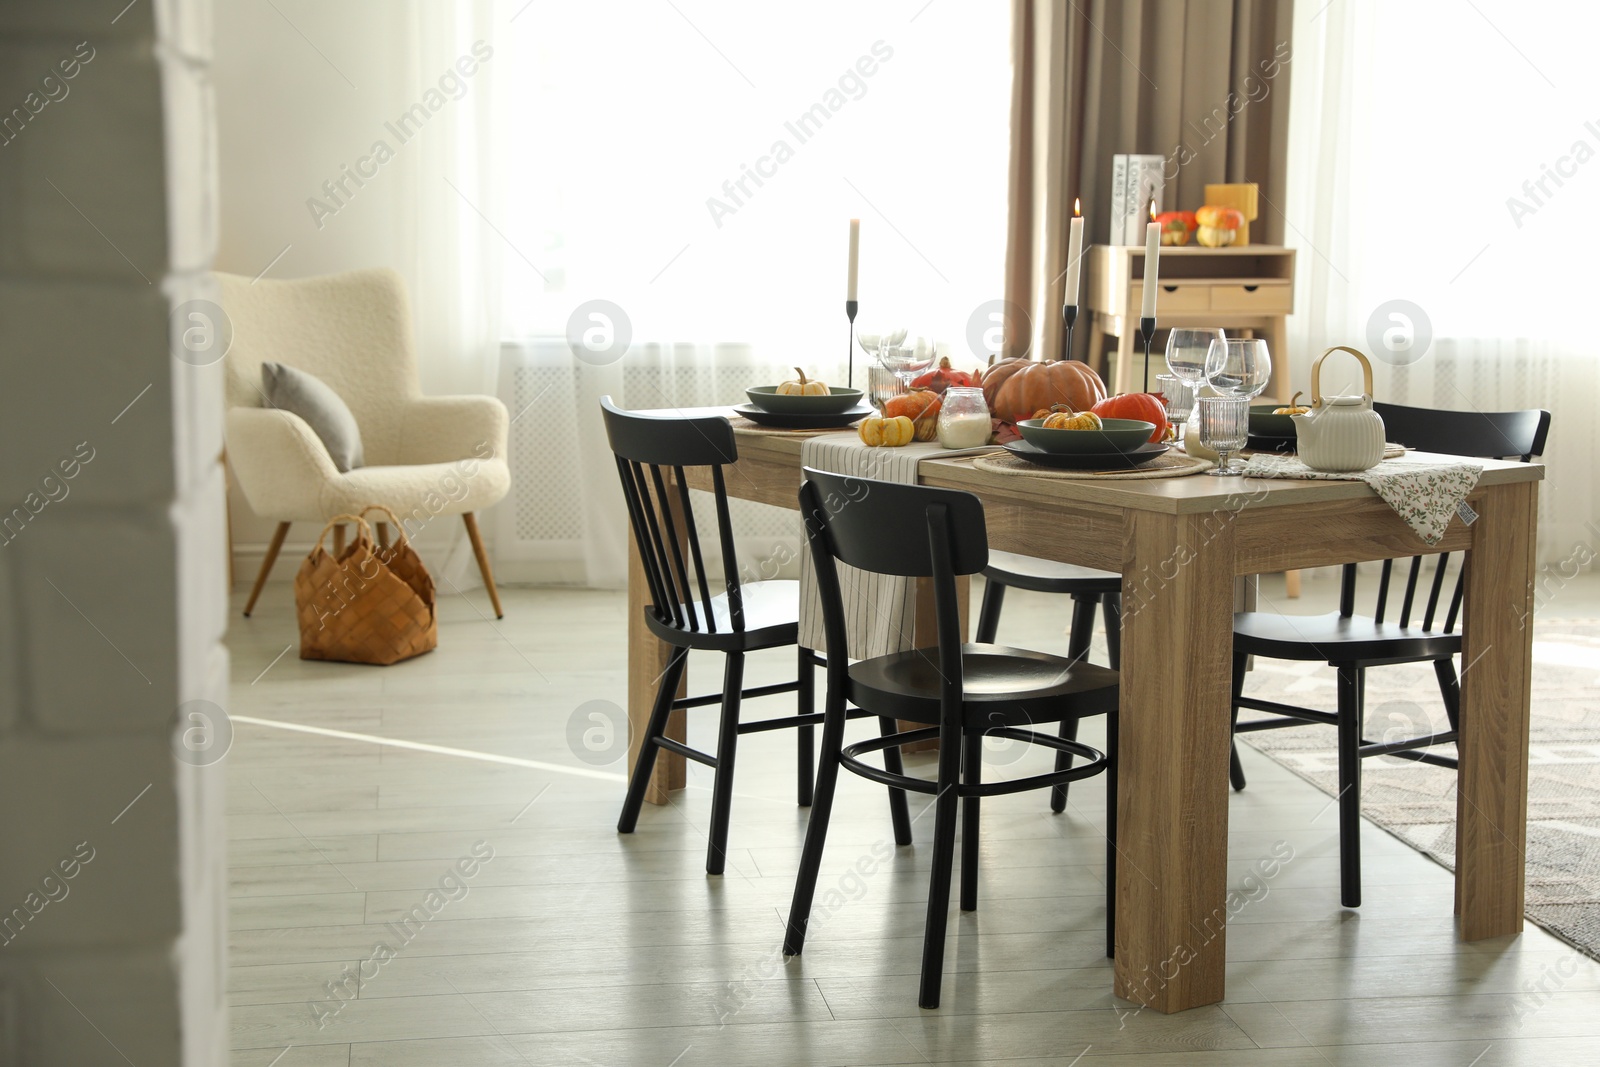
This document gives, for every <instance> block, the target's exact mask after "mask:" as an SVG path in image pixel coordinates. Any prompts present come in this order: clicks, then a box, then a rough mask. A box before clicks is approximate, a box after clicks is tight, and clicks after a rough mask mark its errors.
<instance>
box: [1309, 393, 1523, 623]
mask: <svg viewBox="0 0 1600 1067" xmlns="http://www.w3.org/2000/svg"><path fill="white" fill-rule="evenodd" d="M1372 406H1373V408H1374V409H1375V410H1376V411H1377V412H1378V413H1379V414H1380V415H1382V416H1383V428H1384V431H1385V432H1384V436H1386V437H1387V438H1388V439H1389V440H1390V441H1393V442H1395V443H1396V444H1403V445H1408V446H1410V447H1412V448H1418V449H1421V450H1422V451H1424V452H1440V453H1444V454H1446V455H1452V456H1470V457H1474V458H1478V459H1501V458H1505V457H1509V456H1516V457H1517V458H1519V459H1520V460H1522V462H1524V463H1529V462H1531V461H1532V460H1533V457H1534V456H1538V455H1542V454H1543V453H1544V446H1545V440H1546V438H1548V437H1549V435H1550V413H1549V412H1548V411H1543V410H1540V409H1537V408H1535V409H1532V410H1529V411H1488V412H1485V411H1441V410H1436V409H1433V408H1414V407H1406V406H1404V405H1401V404H1382V403H1375V404H1373V405H1372ZM1424 559H1425V557H1423V556H1413V557H1411V562H1410V566H1409V567H1408V568H1407V570H1406V575H1405V579H1404V582H1403V585H1402V588H1401V590H1400V592H1401V601H1400V614H1399V619H1398V621H1399V624H1400V625H1401V626H1407V627H1408V626H1410V625H1411V616H1412V613H1413V611H1415V610H1416V609H1417V607H1418V606H1419V605H1418V603H1417V594H1418V586H1419V585H1420V584H1421V582H1422V578H1423V560H1424ZM1433 559H1434V567H1433V576H1432V580H1431V581H1429V582H1428V585H1427V590H1426V592H1425V593H1424V594H1423V597H1424V599H1423V601H1422V603H1421V605H1420V607H1421V609H1422V620H1421V623H1422V629H1424V630H1430V631H1431V630H1432V629H1433V624H1434V620H1435V619H1436V618H1438V614H1439V609H1440V606H1441V602H1442V600H1443V598H1444V596H1445V569H1446V568H1447V567H1448V566H1449V565H1450V553H1448V552H1441V553H1439V554H1437V555H1435V556H1434V557H1433ZM1394 562H1395V561H1394V560H1392V559H1386V560H1384V561H1383V570H1382V573H1381V574H1380V575H1379V578H1378V600H1377V606H1376V607H1375V609H1374V610H1373V618H1375V619H1377V620H1378V621H1379V622H1383V621H1384V615H1385V613H1386V612H1387V611H1388V606H1389V595H1390V589H1391V587H1392V585H1393V584H1394ZM1463 577H1464V576H1463V575H1462V574H1461V572H1459V571H1457V573H1456V580H1455V584H1454V585H1453V586H1452V587H1451V590H1450V593H1449V596H1450V600H1449V603H1448V605H1445V607H1444V619H1443V624H1442V629H1443V632H1445V633H1451V632H1453V631H1454V630H1455V626H1456V622H1457V620H1458V618H1459V617H1460V614H1461V598H1462V592H1463V583H1462V579H1463ZM1355 595H1356V565H1355V564H1353V563H1347V564H1345V567H1344V573H1343V575H1342V577H1341V582H1340V588H1339V614H1341V615H1344V616H1346V617H1349V616H1350V615H1352V614H1354V612H1355Z"/></svg>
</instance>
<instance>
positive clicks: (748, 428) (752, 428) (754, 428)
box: [728, 415, 859, 437]
mask: <svg viewBox="0 0 1600 1067" xmlns="http://www.w3.org/2000/svg"><path fill="white" fill-rule="evenodd" d="M728 421H729V422H730V423H732V424H733V428H734V429H735V430H743V431H745V432H746V433H764V434H771V435H773V436H774V437H816V436H817V435H818V434H824V433H843V432H844V431H846V430H849V429H853V428H854V427H855V423H853V422H847V423H845V424H844V425H842V426H827V427H824V428H822V429H820V430H786V429H783V428H782V427H778V426H761V425H758V424H757V423H753V422H751V421H750V420H749V419H747V418H745V417H744V416H742V415H734V416H732V417H731V418H729V419H728ZM858 421H859V420H858Z"/></svg>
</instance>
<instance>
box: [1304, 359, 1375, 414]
mask: <svg viewBox="0 0 1600 1067" xmlns="http://www.w3.org/2000/svg"><path fill="white" fill-rule="evenodd" d="M1335 352H1348V353H1350V354H1351V355H1352V356H1355V357H1356V358H1357V359H1359V360H1360V361H1361V375H1362V379H1363V381H1364V385H1363V386H1362V390H1361V391H1362V392H1363V393H1365V394H1366V395H1367V396H1368V397H1371V396H1372V363H1371V362H1370V361H1369V360H1368V359H1367V357H1366V356H1364V355H1362V354H1361V353H1360V352H1357V351H1356V350H1355V349H1353V348H1351V347H1349V346H1348V345H1334V346H1333V347H1332V348H1330V349H1328V350H1327V351H1326V352H1324V353H1322V355H1320V356H1318V357H1317V360H1316V362H1315V363H1313V364H1311V406H1312V407H1314V408H1320V407H1321V406H1322V383H1321V375H1322V361H1323V360H1325V359H1327V358H1328V357H1329V356H1331V355H1333V354H1334V353H1335Z"/></svg>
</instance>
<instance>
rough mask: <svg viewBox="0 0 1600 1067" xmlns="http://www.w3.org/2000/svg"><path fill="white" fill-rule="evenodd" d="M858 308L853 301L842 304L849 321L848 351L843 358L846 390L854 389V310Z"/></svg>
mask: <svg viewBox="0 0 1600 1067" xmlns="http://www.w3.org/2000/svg"><path fill="white" fill-rule="evenodd" d="M858 306H859V305H858V304H857V302H856V301H854V300H846V301H845V302H844V313H845V317H846V318H848V319H849V320H850V350H849V352H848V354H847V355H846V357H845V367H846V370H845V380H844V386H845V388H846V389H854V388H855V387H856V308H857V307H858Z"/></svg>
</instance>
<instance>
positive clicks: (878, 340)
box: [856, 322, 906, 359]
mask: <svg viewBox="0 0 1600 1067" xmlns="http://www.w3.org/2000/svg"><path fill="white" fill-rule="evenodd" d="M905 339H906V328H905V327H904V326H889V325H886V324H884V323H876V322H875V323H872V324H871V329H868V328H867V325H866V324H865V323H863V325H862V328H861V329H859V330H857V331H856V344H858V345H860V346H861V351H863V352H865V353H866V354H867V358H868V359H877V358H878V350H879V349H880V348H882V347H883V346H884V344H885V343H888V344H893V345H898V344H901V343H902V342H904V341H905Z"/></svg>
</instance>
